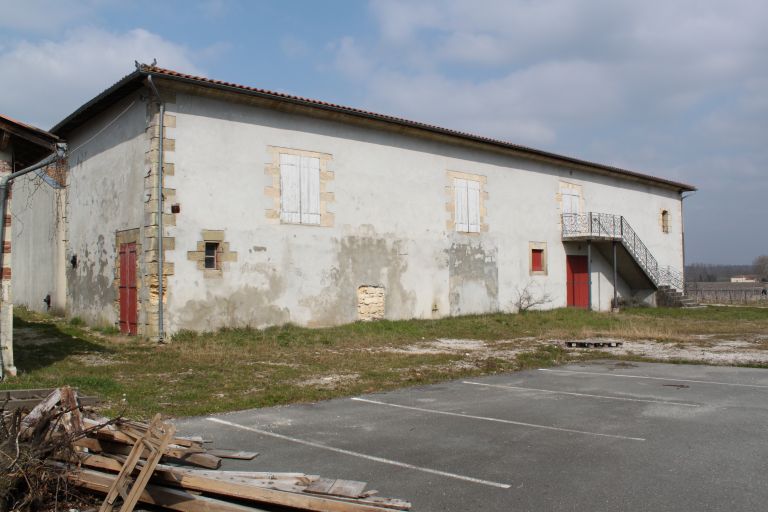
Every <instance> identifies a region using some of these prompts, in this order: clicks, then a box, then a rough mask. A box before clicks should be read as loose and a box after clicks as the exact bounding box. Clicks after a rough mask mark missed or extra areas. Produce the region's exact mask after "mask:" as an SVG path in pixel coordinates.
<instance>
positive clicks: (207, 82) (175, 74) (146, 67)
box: [51, 64, 696, 191]
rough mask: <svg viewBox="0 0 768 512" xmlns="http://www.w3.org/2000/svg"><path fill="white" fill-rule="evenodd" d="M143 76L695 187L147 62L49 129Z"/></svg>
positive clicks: (687, 187)
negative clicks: (257, 97) (269, 99)
mask: <svg viewBox="0 0 768 512" xmlns="http://www.w3.org/2000/svg"><path fill="white" fill-rule="evenodd" d="M147 75H158V76H159V77H167V78H169V79H174V80H181V81H185V82H191V83H194V84H197V85H200V86H210V87H219V88H226V89H227V90H230V91H241V92H243V93H251V94H256V95H260V96H266V97H270V98H275V99H278V100H285V101H289V102H296V103H301V104H304V105H307V106H310V107H315V108H320V109H329V110H334V111H337V112H340V113H345V114H349V115H353V116H362V117H366V118H369V119H375V120H379V121H383V122H387V123H393V124H398V125H401V126H408V127H411V128H416V129H421V130H426V131H430V132H433V133H439V134H442V135H448V136H452V137H458V138H462V139H466V140H471V141H474V142H480V143H485V144H490V145H493V146H498V147H502V148H505V149H509V150H513V151H519V152H523V153H527V154H532V155H537V156H539V157H544V158H548V159H552V160H556V161H559V162H564V163H570V164H572V165H579V166H585V167H589V168H592V169H594V170H602V171H607V172H611V173H614V174H618V175H621V176H624V177H628V178H634V179H639V180H646V181H652V182H656V183H660V184H664V185H666V186H668V187H674V188H679V189H681V190H682V191H693V190H696V187H694V186H692V185H688V184H686V183H681V182H676V181H672V180H668V179H666V178H660V177H657V176H653V175H650V174H645V173H640V172H636V171H631V170H628V169H623V168H620V167H616V166H613V165H607V164H601V163H597V162H591V161H589V160H584V159H581V158H576V157H572V156H567V155H562V154H558V153H553V152H550V151H545V150H541V149H536V148H532V147H529V146H523V145H521V144H515V143H513V142H508V141H505V140H502V139H495V138H492V137H488V136H484V135H477V134H474V133H470V132H463V131H460V130H456V129H453V128H445V127H442V126H437V125H433V124H429V123H425V122H421V121H413V120H410V119H406V118H402V117H398V116H394V115H390V114H381V113H377V112H372V111H369V110H364V109H360V108H356V107H349V106H346V105H340V104H337V103H331V102H327V101H322V100H316V99H312V98H307V97H303V96H297V95H294V94H288V93H284V92H279V91H272V90H269V89H263V88H259V87H253V86H247V85H242V84H237V83H234V82H227V81H224V80H216V79H213V78H208V77H204V76H199V75H192V74H189V73H182V72H180V71H175V70H172V69H167V68H162V67H159V66H157V65H150V64H137V66H136V71H134V72H133V73H131V74H129V75H126V76H125V77H123V78H122V79H121V80H120V81H118V82H117V83H115V84H114V85H113V86H112V87H110V88H108V89H106V90H105V91H103V92H102V93H101V94H100V95H98V96H96V97H95V98H93V99H92V100H91V101H89V102H88V103H86V104H85V105H83V106H82V107H80V109H78V110H77V111H75V112H74V113H72V114H71V115H70V116H68V117H67V118H66V119H64V120H63V121H61V122H60V123H59V124H57V125H56V126H54V127H53V128H52V129H51V130H52V131H54V132H56V131H60V130H62V129H64V128H65V127H66V125H67V124H69V123H70V122H72V121H73V120H74V119H75V118H77V117H78V116H80V115H81V114H83V115H84V114H86V111H87V110H88V108H91V107H92V106H94V104H96V103H98V102H99V100H101V99H104V100H105V101H106V100H107V99H108V98H109V97H110V96H112V95H113V93H115V91H116V90H117V89H119V87H120V86H125V85H128V84H129V83H130V82H132V81H133V80H135V79H136V78H138V77H142V76H147Z"/></svg>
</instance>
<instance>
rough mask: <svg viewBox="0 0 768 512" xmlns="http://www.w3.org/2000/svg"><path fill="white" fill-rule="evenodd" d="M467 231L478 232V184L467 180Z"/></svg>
mask: <svg viewBox="0 0 768 512" xmlns="http://www.w3.org/2000/svg"><path fill="white" fill-rule="evenodd" d="M467 231H469V232H470V233H479V232H480V183H478V182H476V181H472V180H467Z"/></svg>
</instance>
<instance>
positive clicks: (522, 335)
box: [0, 307, 768, 418]
mask: <svg viewBox="0 0 768 512" xmlns="http://www.w3.org/2000/svg"><path fill="white" fill-rule="evenodd" d="M16 311H17V316H16V318H15V321H16V327H24V328H28V329H33V330H34V331H35V333H36V335H37V336H40V335H44V336H45V338H47V339H49V340H51V342H50V343H46V344H22V345H18V344H17V346H16V348H15V355H16V366H17V368H18V369H19V371H20V372H19V376H18V377H15V378H11V379H8V380H7V381H5V382H4V383H2V384H0V389H6V388H33V387H37V388H43V387H54V386H59V385H62V384H65V383H66V384H70V385H72V386H77V387H78V388H80V389H81V391H82V392H84V393H87V394H96V395H99V396H100V397H102V398H103V399H104V400H105V408H106V411H105V412H106V413H108V414H126V415H130V416H133V417H143V418H146V417H149V416H151V415H152V414H153V413H155V412H162V413H163V414H166V415H169V416H185V415H197V414H206V413H212V412H221V411H228V410H236V409H244V408H249V407H263V406H271V405H278V404H286V403H292V402H307V401H316V400H323V399H329V398H334V397H339V396H349V395H353V394H359V393H365V392H374V391H383V390H389V389H394V388H398V387H404V386H412V385H422V384H429V383H434V382H438V381H441V380H447V379H454V378H462V377H470V376H477V375H484V374H491V373H498V372H506V371H513V370H518V369H524V368H536V367H544V366H551V365H555V364H560V363H562V362H565V361H566V360H567V359H568V357H569V355H568V353H566V352H565V351H564V350H563V349H561V348H559V347H558V346H556V345H554V344H547V343H544V344H542V343H540V342H539V343H537V342H534V341H533V340H553V339H554V340H562V339H578V338H584V337H614V338H623V339H653V340H657V341H660V342H669V343H681V342H690V341H691V339H693V338H694V337H695V336H696V335H702V334H705V335H710V336H712V335H714V336H716V337H725V338H727V337H731V338H732V337H736V336H748V335H755V334H759V333H766V332H768V309H752V308H727V307H723V308H707V309H700V310H681V309H650V308H642V309H632V310H626V311H624V312H622V313H619V314H602V313H592V312H587V311H582V310H574V309H559V310H553V311H546V312H528V313H525V314H518V315H512V314H492V315H477V316H464V317H453V318H445V319H440V320H408V321H380V322H370V323H355V324H348V325H343V326H338V327H330V328H325V329H308V328H302V327H298V326H293V325H285V326H281V327H271V328H268V329H263V330H257V329H247V328H243V329H225V330H221V331H218V332H215V333H203V334H197V333H192V332H181V333H178V334H177V335H176V336H174V338H173V340H172V342H171V343H169V344H166V345H157V344H155V343H151V342H147V341H142V340H139V339H136V338H126V337H122V336H116V335H115V333H114V329H109V328H102V329H92V330H91V329H88V328H86V327H84V326H83V325H82V324H81V323H80V322H77V321H73V320H74V319H73V320H71V321H69V322H67V321H63V320H56V319H54V318H52V317H48V316H43V315H40V314H36V313H30V312H28V311H25V310H23V309H21V308H18V309H17V310H16ZM437 338H452V339H457V338H458V339H474V340H484V341H488V342H490V341H494V342H499V341H501V340H504V342H503V343H498V344H497V345H495V346H494V348H496V349H499V350H500V351H498V352H493V353H485V354H480V353H478V352H473V351H467V352H466V353H465V352H463V351H454V352H451V353H444V352H438V353H435V352H434V351H431V352H430V351H428V350H413V348H414V347H416V348H425V347H426V346H427V344H428V343H429V342H430V341H434V340H435V339H437Z"/></svg>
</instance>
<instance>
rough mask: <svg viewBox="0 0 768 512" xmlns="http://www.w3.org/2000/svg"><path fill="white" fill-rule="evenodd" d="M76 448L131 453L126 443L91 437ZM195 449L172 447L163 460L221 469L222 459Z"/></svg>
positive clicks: (144, 451) (82, 440)
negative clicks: (168, 459)
mask: <svg viewBox="0 0 768 512" xmlns="http://www.w3.org/2000/svg"><path fill="white" fill-rule="evenodd" d="M74 445H75V446H80V447H83V448H88V449H89V450H91V451H94V452H96V453H114V454H115V455H129V454H130V453H131V446H133V445H129V444H124V443H116V442H112V441H103V440H100V439H93V438H91V437H84V438H81V439H77V440H76V441H75V442H74ZM190 450H195V449H194V448H185V447H183V446H173V445H170V446H168V447H167V448H165V450H164V453H163V458H170V459H177V460H180V461H183V462H184V463H186V464H192V465H194V466H200V467H204V468H208V469H219V466H221V459H220V458H218V457H214V456H213V455H209V454H207V453H204V452H198V451H190ZM149 454H150V452H149V450H147V449H144V450H143V452H142V454H141V456H142V458H146V457H147V456H149Z"/></svg>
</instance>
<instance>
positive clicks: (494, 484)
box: [208, 418, 511, 489]
mask: <svg viewBox="0 0 768 512" xmlns="http://www.w3.org/2000/svg"><path fill="white" fill-rule="evenodd" d="M208 421H212V422H214V423H220V424H222V425H227V426H229V427H233V428H239V429H241V430H248V431H249V432H255V433H257V434H261V435H263V436H270V437H275V438H277V439H282V440H284V441H290V442H292V443H298V444H303V445H306V446H311V447H313V448H320V449H321V450H328V451H331V452H336V453H342V454H344V455H351V456H353V457H359V458H361V459H366V460H370V461H374V462H381V463H382V464H389V465H390V466H398V467H401V468H406V469H413V470H415V471H421V472H422V473H429V474H432V475H438V476H444V477H447V478H455V479H456V480H463V481H465V482H472V483H475V484H481V485H487V486H489V487H498V488H499V489H509V488H510V487H511V485H509V484H501V483H499V482H492V481H490V480H483V479H481V478H474V477H471V476H464V475H459V474H456V473H449V472H447V471H440V470H437V469H431V468H425V467H422V466H414V465H413V464H408V463H405V462H399V461H396V460H390V459H384V458H382V457H375V456H373V455H367V454H365V453H360V452H353V451H352V450H344V449H342V448H334V447H333V446H328V445H324V444H320V443H315V442H312V441H305V440H304V439H298V438H296V437H290V436H285V435H283V434H277V433H275V432H269V431H267V430H261V429H259V428H254V427H248V426H245V425H239V424H237V423H232V422H231V421H226V420H222V419H219V418H208Z"/></svg>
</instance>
